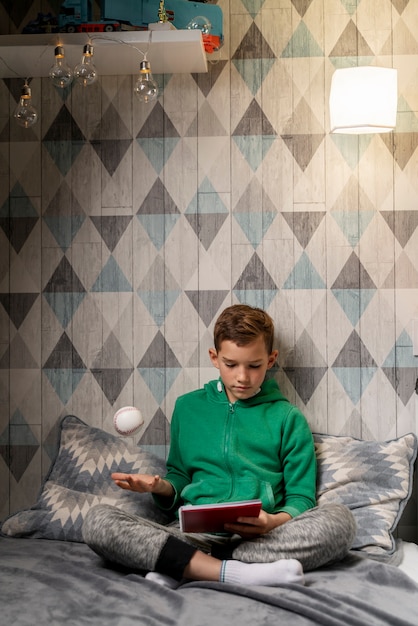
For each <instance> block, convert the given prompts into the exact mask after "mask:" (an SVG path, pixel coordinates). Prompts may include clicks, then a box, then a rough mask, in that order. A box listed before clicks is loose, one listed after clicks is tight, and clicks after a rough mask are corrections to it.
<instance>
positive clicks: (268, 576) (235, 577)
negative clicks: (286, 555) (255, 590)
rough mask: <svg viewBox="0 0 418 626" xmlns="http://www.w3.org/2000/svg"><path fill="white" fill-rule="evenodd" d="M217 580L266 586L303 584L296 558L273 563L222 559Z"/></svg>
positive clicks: (300, 567) (300, 566)
mask: <svg viewBox="0 0 418 626" xmlns="http://www.w3.org/2000/svg"><path fill="white" fill-rule="evenodd" d="M219 580H220V582H223V583H238V584H239V585H266V586H267V587H276V586H278V585H280V584H281V583H300V584H301V585H303V584H305V581H304V578H303V569H302V565H301V563H299V561H296V559H280V561H274V562H273V563H243V562H242V561H233V560H231V561H222V567H221V574H220V576H219Z"/></svg>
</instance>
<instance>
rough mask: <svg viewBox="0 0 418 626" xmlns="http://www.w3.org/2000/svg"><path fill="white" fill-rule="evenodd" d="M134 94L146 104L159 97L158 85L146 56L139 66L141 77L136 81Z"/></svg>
mask: <svg viewBox="0 0 418 626" xmlns="http://www.w3.org/2000/svg"><path fill="white" fill-rule="evenodd" d="M134 94H135V95H136V97H137V98H138V100H140V101H141V102H144V103H145V104H146V103H148V102H153V101H154V100H155V99H156V98H157V97H158V85H157V83H156V82H155V80H154V79H153V77H152V74H151V65H150V62H149V61H147V59H145V58H144V60H143V61H141V63H140V66H139V77H138V79H137V81H136V83H135V87H134Z"/></svg>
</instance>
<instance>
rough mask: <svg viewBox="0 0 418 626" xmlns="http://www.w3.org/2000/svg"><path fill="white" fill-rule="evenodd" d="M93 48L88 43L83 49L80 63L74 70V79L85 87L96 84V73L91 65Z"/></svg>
mask: <svg viewBox="0 0 418 626" xmlns="http://www.w3.org/2000/svg"><path fill="white" fill-rule="evenodd" d="M93 53H94V52H93V46H92V45H91V44H90V43H88V44H86V45H85V46H84V48H83V57H82V59H81V63H79V64H78V65H76V67H75V69H74V78H75V79H76V81H77V82H78V83H80V85H83V87H86V86H87V85H92V84H93V83H95V82H96V80H97V77H98V73H97V70H96V68H95V67H94V65H93Z"/></svg>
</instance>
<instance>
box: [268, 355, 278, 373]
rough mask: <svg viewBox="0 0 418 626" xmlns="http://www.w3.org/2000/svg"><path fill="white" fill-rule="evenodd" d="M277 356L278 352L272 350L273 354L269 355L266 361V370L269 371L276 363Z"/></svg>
mask: <svg viewBox="0 0 418 626" xmlns="http://www.w3.org/2000/svg"><path fill="white" fill-rule="evenodd" d="M278 356H279V351H278V350H273V352H272V353H271V354H270V356H269V360H268V364H267V369H271V368H272V367H273V365H274V364H275V362H276V361H277V357H278Z"/></svg>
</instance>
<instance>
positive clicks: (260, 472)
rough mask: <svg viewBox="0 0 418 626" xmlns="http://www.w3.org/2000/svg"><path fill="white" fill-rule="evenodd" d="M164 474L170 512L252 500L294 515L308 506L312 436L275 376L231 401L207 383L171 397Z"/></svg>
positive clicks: (312, 478)
mask: <svg viewBox="0 0 418 626" xmlns="http://www.w3.org/2000/svg"><path fill="white" fill-rule="evenodd" d="M165 478H166V479H167V480H168V481H169V482H170V483H171V484H172V485H173V487H174V490H175V496H174V499H173V501H172V502H171V503H170V504H171V506H170V507H169V508H170V509H171V510H173V509H177V508H178V507H179V506H180V505H181V504H208V503H211V504H212V503H216V502H232V501H235V500H249V499H253V498H260V499H261V501H262V503H263V509H264V510H265V511H266V512H267V513H278V512H279V511H285V512H286V513H289V515H291V516H292V517H295V516H297V515H299V514H300V513H303V512H304V511H306V510H307V509H310V508H312V507H314V506H315V504H316V501H315V487H316V458H315V449H314V444H313V438H312V433H311V431H310V428H309V426H308V423H307V421H306V419H305V417H304V416H303V415H302V413H301V412H300V411H299V409H298V408H296V407H295V406H293V405H292V404H290V402H289V401H288V400H287V399H286V398H285V397H284V396H283V395H282V393H281V392H280V390H279V387H278V385H277V383H276V381H275V380H273V379H271V380H267V381H265V382H264V383H263V385H262V387H261V390H260V391H259V393H258V394H256V395H255V396H253V397H252V398H249V399H248V400H237V401H236V402H235V403H233V404H232V403H231V402H229V400H228V397H227V395H226V393H225V390H224V388H223V386H221V385H219V384H218V381H211V382H209V383H208V384H206V385H205V386H204V388H203V389H198V390H196V391H193V392H191V393H188V394H185V395H183V396H180V397H179V398H178V400H177V402H176V405H175V408H174V412H173V418H172V422H171V445H170V452H169V455H168V459H167V475H166V476H165ZM155 499H156V502H157V503H158V504H159V506H161V507H162V508H166V507H164V499H163V498H158V497H156V498H155ZM165 504H167V501H166V502H165Z"/></svg>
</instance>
